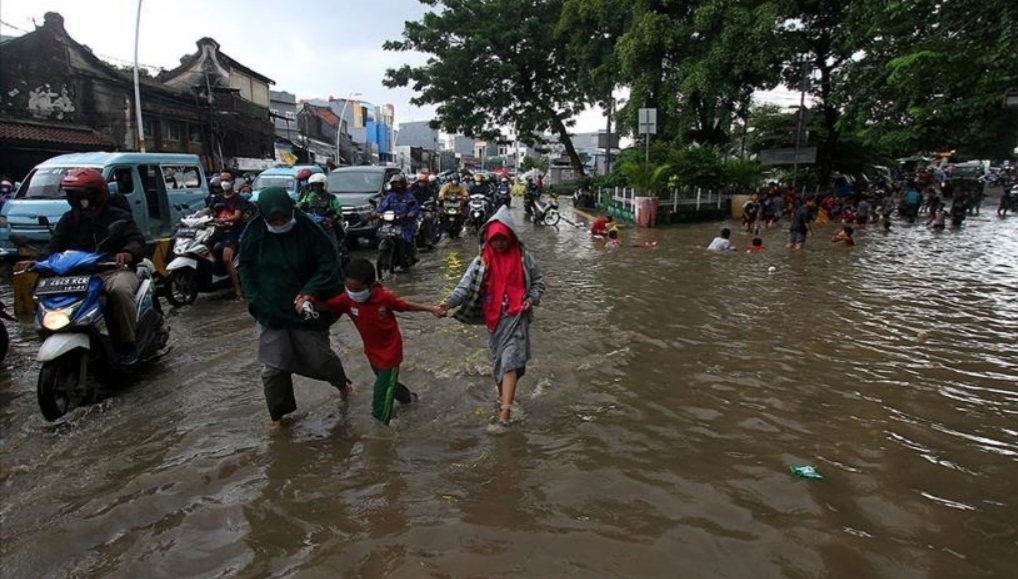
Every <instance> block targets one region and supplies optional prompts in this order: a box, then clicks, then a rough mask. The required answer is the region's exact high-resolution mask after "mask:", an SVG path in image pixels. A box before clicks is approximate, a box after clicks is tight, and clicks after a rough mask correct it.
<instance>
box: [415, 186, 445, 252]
mask: <svg viewBox="0 0 1018 579" xmlns="http://www.w3.org/2000/svg"><path fill="white" fill-rule="evenodd" d="M441 239H442V229H441V228H440V227H439V225H438V204H437V202H436V201H435V198H434V197H431V198H429V199H428V200H427V201H425V202H424V203H422V204H421V214H420V215H419V216H418V217H417V240H416V243H417V248H418V249H432V248H434V246H435V244H437V243H438V242H439V240H441Z"/></svg>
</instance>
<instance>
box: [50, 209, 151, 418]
mask: <svg viewBox="0 0 1018 579" xmlns="http://www.w3.org/2000/svg"><path fill="white" fill-rule="evenodd" d="M114 226H116V224H114ZM99 246H100V248H101V246H102V244H101V243H100V244H99ZM116 267H117V265H116V263H113V262H111V261H110V257H109V256H108V255H106V254H104V253H90V252H85V251H65V252H62V253H56V254H53V255H51V256H49V257H48V258H47V259H45V260H43V261H37V262H35V263H34V264H33V269H34V270H35V271H36V272H37V273H39V275H40V278H39V282H38V284H37V285H36V287H35V296H36V300H37V306H36V320H37V322H38V324H39V327H40V328H41V330H40V332H41V334H42V335H43V337H44V338H45V341H44V342H43V343H42V346H41V347H40V348H39V355H38V360H39V361H40V362H42V368H40V370H39V380H38V384H37V394H38V399H39V409H40V410H41V411H42V415H43V418H45V419H46V420H50V421H52V420H56V419H58V418H60V417H61V416H63V415H64V414H66V413H67V412H69V411H70V410H72V409H74V408H76V407H78V406H82V405H86V404H90V403H93V402H97V401H99V400H100V398H101V396H100V395H101V394H102V392H103V391H102V389H101V388H100V385H102V386H106V387H113V386H117V385H119V384H121V383H122V382H123V380H124V377H125V376H127V375H129V374H130V373H131V371H133V370H134V369H136V368H139V367H141V366H142V365H144V364H146V363H148V362H152V361H154V360H156V359H158V358H160V357H162V356H163V355H165V354H166V352H168V349H167V348H166V342H167V340H168V338H169V334H170V332H169V328H168V327H167V326H166V325H165V323H164V321H163V315H162V311H161V308H160V306H159V300H158V298H157V297H156V294H155V280H154V278H153V275H154V274H155V267H154V266H153V265H152V262H150V261H149V260H147V259H146V260H143V261H142V262H141V264H139V266H138V269H137V273H138V276H139V278H140V280H141V285H140V286H139V288H138V292H137V293H136V294H135V296H136V298H135V299H136V303H137V306H138V326H137V329H136V340H137V348H138V354H139V356H138V362H137V364H134V365H132V366H130V367H126V366H123V365H121V363H120V357H119V356H118V354H117V351H116V349H115V347H114V343H113V338H112V337H111V336H110V332H109V330H108V329H107V325H106V319H105V316H104V311H103V302H104V301H105V300H104V298H103V297H102V287H103V283H102V279H101V278H100V277H99V276H98V275H97V273H99V272H102V271H107V270H110V269H114V268H116ZM89 377H92V378H94V379H95V381H89ZM96 382H98V384H96Z"/></svg>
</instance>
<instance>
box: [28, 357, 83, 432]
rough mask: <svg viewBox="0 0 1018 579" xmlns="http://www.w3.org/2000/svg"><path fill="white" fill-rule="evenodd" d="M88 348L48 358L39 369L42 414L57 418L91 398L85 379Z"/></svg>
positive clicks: (37, 387) (40, 408)
mask: <svg viewBox="0 0 1018 579" xmlns="http://www.w3.org/2000/svg"><path fill="white" fill-rule="evenodd" d="M87 355H88V354H86V353H85V352H80V351H79V352H71V353H69V354H65V355H63V356H61V357H59V358H57V359H56V360H52V361H50V362H46V363H44V364H43V365H42V368H40V369H39V382H38V384H37V385H36V392H37V394H38V396H39V410H41V411H42V417H43V418H45V419H46V420H48V421H50V422H53V421H54V420H56V419H58V418H60V417H61V416H63V415H65V414H67V413H68V412H70V411H71V410H73V409H74V408H77V407H78V406H81V405H82V404H85V403H86V402H88V399H89V397H90V396H89V392H88V389H87V387H88V384H87V382H86V383H81V382H82V381H81V363H82V359H83V358H84V356H87Z"/></svg>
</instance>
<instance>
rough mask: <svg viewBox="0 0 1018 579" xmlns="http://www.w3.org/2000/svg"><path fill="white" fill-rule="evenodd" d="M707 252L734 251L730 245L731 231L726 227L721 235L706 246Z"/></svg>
mask: <svg viewBox="0 0 1018 579" xmlns="http://www.w3.org/2000/svg"><path fill="white" fill-rule="evenodd" d="M707 251H735V246H733V245H732V230H731V229H728V228H727V227H726V228H724V229H722V230H721V235H719V236H718V237H715V238H714V239H713V240H712V241H711V242H710V245H708V246H707Z"/></svg>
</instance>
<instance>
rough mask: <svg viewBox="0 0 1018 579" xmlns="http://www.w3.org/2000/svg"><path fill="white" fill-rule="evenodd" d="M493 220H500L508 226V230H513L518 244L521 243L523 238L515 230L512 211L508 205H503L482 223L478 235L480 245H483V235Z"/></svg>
mask: <svg viewBox="0 0 1018 579" xmlns="http://www.w3.org/2000/svg"><path fill="white" fill-rule="evenodd" d="M495 221H498V222H501V223H502V224H503V225H505V226H506V227H508V228H509V230H510V231H512V232H513V235H515V236H516V240H517V241H519V242H520V245H523V238H522V237H520V232H519V231H517V230H516V222H515V221H513V216H512V213H510V212H509V208H508V207H506V206H505V205H503V206H502V207H500V208H499V209H498V211H496V212H495V214H494V215H492V216H491V219H489V220H488V222H487V223H485V224H484V227H482V228H481V231H480V236H479V237H480V243H481V246H482V247H483V246H484V235H485V233H486V232H487V231H488V226H489V225H491V224H492V223H494V222H495Z"/></svg>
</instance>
